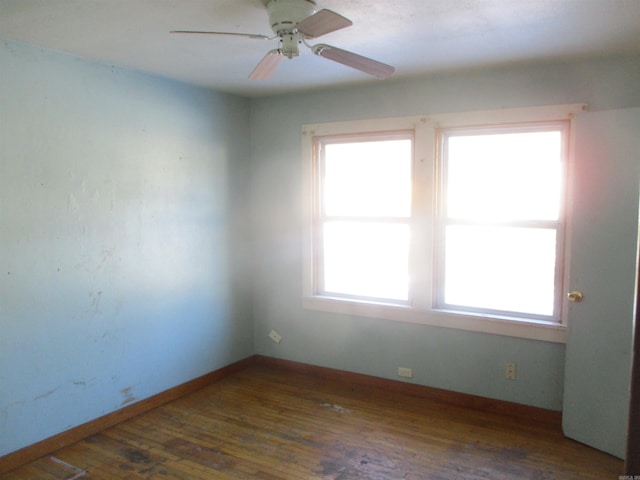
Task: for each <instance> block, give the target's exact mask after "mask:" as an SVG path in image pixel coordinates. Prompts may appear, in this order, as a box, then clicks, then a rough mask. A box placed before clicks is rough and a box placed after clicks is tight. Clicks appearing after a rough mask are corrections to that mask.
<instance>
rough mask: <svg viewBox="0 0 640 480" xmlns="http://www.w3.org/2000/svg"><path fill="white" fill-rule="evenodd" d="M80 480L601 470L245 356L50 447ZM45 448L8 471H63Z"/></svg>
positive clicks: (520, 439)
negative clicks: (164, 399)
mask: <svg viewBox="0 0 640 480" xmlns="http://www.w3.org/2000/svg"><path fill="white" fill-rule="evenodd" d="M55 456H56V457H57V458H59V459H61V460H62V461H64V462H67V463H68V464H70V465H73V466H75V467H77V468H78V469H81V470H84V471H86V472H87V473H86V476H84V477H82V478H81V479H79V480H105V479H118V480H120V479H131V480H148V479H162V480H200V479H207V480H208V479H214V480H217V479H220V480H222V479H231V480H248V479H262V480H291V479H294V480H296V479H300V480H356V479H358V480H362V479H370V480H396V479H397V480H400V479H402V480H426V479H429V480H449V479H455V480H486V479H491V480H511V479H518V480H520V479H522V480H554V479H557V480H601V479H607V478H611V479H617V478H618V476H619V475H621V472H622V468H623V465H622V461H621V460H619V459H616V458H614V457H612V456H610V455H607V454H604V453H602V452H598V451H596V450H593V449H591V448H589V447H586V446H584V445H581V444H578V443H577V442H574V441H572V440H569V439H566V438H564V437H563V435H562V432H561V431H560V430H559V427H558V426H554V425H551V424H545V423H541V422H534V421H528V420H527V419H522V418H513V417H508V416H504V415H499V414H495V413H488V412H483V411H477V410H471V409H467V408H464V407H461V406H455V405H448V404H445V403H442V402H441V401H433V400H429V399H427V398H422V397H416V396H411V395H408V394H403V393H398V392H391V391H385V390H381V389H380V388H376V387H366V386H362V385H359V386H355V385H350V384H348V383H346V382H335V381H333V382H332V381H327V380H326V379H325V380H323V379H322V378H317V377H314V376H310V375H304V374H300V373H296V372H291V371H283V370H279V369H277V368H269V367H265V366H260V365H254V366H252V367H249V368H247V369H246V370H243V371H239V372H237V373H235V374H234V375H232V376H229V377H226V378H224V379H222V380H220V381H219V382H217V383H214V384H212V385H209V386H207V387H205V388H203V389H201V390H199V391H197V392H195V393H192V394H190V395H189V396H187V397H184V398H181V399H178V400H175V401H173V402H171V403H168V404H166V405H163V406H161V407H158V408H156V409H154V410H152V411H149V412H147V413H145V414H142V415H139V416H137V417H135V418H131V419H129V420H128V421H126V422H124V423H122V424H120V425H116V426H114V427H111V428H109V429H107V430H105V431H103V432H102V433H100V434H97V435H94V436H92V437H89V438H87V439H85V440H83V441H80V442H78V443H76V444H74V445H71V446H69V447H66V448H64V449H62V450H60V451H58V452H56V453H55ZM43 462H46V458H43V459H40V460H38V461H37V462H33V463H31V464H28V465H25V466H23V467H21V468H19V469H16V470H14V471H12V472H10V473H9V474H8V475H7V476H6V477H3V478H6V479H7V480H25V479H38V480H60V478H62V479H64V480H67V479H66V478H65V477H64V476H61V475H62V474H61V473H60V471H59V470H56V468H54V466H52V465H49V464H47V463H43Z"/></svg>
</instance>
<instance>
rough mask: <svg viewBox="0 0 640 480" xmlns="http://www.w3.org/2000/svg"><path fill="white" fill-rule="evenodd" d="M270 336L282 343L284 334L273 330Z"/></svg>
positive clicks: (276, 341) (275, 341)
mask: <svg viewBox="0 0 640 480" xmlns="http://www.w3.org/2000/svg"><path fill="white" fill-rule="evenodd" d="M269 338H270V339H271V340H273V341H274V343H280V342H281V341H282V335H280V334H279V333H278V332H276V331H275V330H271V331H270V332H269Z"/></svg>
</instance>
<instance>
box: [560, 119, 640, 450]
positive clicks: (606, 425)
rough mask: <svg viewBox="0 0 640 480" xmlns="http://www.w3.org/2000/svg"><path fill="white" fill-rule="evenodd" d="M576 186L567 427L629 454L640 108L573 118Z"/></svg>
mask: <svg viewBox="0 0 640 480" xmlns="http://www.w3.org/2000/svg"><path fill="white" fill-rule="evenodd" d="M574 126H575V129H574V132H575V142H576V151H575V160H574V165H573V167H574V175H573V178H574V192H573V195H572V197H573V207H572V211H573V214H572V225H571V242H570V244H571V250H570V255H571V267H570V272H569V280H570V281H569V289H570V290H578V291H581V292H582V293H583V294H584V299H583V300H582V302H579V303H569V304H568V307H569V337H568V341H567V349H566V363H565V385H564V387H565V388H564V406H563V417H562V423H563V429H564V433H565V435H567V436H568V437H570V438H573V439H575V440H578V441H579V442H582V443H585V444H587V445H591V446H593V447H595V448H598V449H600V450H603V451H606V452H608V453H611V454H613V455H615V456H617V457H620V458H623V457H624V453H625V448H626V430H627V417H628V403H629V385H630V379H631V375H630V373H631V345H632V331H633V319H634V295H635V277H636V265H637V263H636V262H637V260H636V255H637V242H638V201H639V186H640V108H633V109H625V110H610V111H603V112H595V113H586V114H582V115H579V116H578V117H576V119H575V123H574Z"/></svg>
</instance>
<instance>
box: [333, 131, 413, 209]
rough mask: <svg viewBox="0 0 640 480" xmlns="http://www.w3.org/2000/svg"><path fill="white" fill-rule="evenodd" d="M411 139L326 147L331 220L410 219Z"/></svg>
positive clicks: (338, 144)
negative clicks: (396, 217) (397, 217)
mask: <svg viewBox="0 0 640 480" xmlns="http://www.w3.org/2000/svg"><path fill="white" fill-rule="evenodd" d="M411 143H412V142H411V140H410V139H401V140H384V141H374V142H357V143H355V142H354V143H330V144H327V145H325V153H324V180H323V199H324V213H325V214H326V215H330V216H340V215H342V216H361V217H362V216H389V217H391V216H405V217H407V216H409V215H410V212H411V157H412V145H411Z"/></svg>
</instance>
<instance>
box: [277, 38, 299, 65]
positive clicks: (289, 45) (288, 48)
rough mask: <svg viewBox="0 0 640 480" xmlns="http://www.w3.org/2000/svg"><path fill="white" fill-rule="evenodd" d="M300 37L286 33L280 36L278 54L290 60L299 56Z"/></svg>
mask: <svg viewBox="0 0 640 480" xmlns="http://www.w3.org/2000/svg"><path fill="white" fill-rule="evenodd" d="M298 45H300V35H299V34H297V33H287V34H284V35H281V36H280V54H282V55H284V56H285V57H287V58H288V59H289V60H291V59H292V58H293V57H297V56H298V55H300V49H299V48H298Z"/></svg>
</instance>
